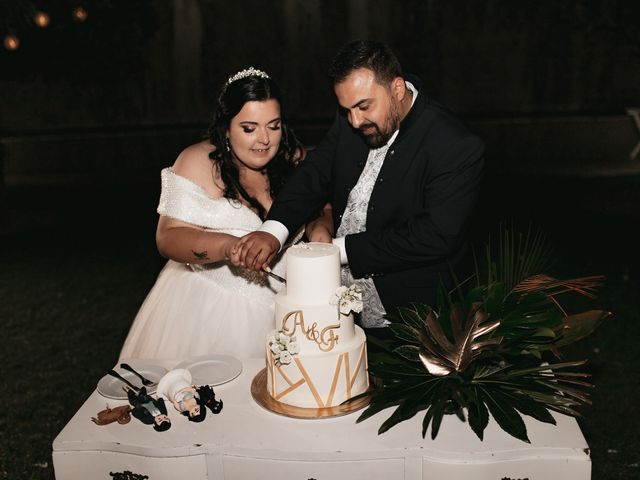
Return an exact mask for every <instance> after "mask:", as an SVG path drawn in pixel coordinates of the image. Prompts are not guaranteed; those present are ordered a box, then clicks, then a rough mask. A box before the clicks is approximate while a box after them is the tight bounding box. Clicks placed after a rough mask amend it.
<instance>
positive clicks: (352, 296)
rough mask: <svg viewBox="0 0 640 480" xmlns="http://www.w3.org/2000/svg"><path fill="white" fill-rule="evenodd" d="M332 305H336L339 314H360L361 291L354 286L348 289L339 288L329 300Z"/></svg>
mask: <svg viewBox="0 0 640 480" xmlns="http://www.w3.org/2000/svg"><path fill="white" fill-rule="evenodd" d="M330 303H331V304H332V305H338V309H339V310H340V313H341V314H343V315H348V314H349V312H352V311H353V312H356V313H360V312H361V311H362V291H361V290H360V287H358V286H357V285H356V284H353V285H351V286H350V287H348V288H347V287H344V286H342V287H339V288H338V289H336V293H335V295H334V296H333V298H332V299H331V301H330Z"/></svg>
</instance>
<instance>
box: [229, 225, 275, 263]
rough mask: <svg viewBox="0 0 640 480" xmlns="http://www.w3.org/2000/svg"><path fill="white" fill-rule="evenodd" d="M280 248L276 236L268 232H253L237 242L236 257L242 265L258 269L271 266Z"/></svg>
mask: <svg viewBox="0 0 640 480" xmlns="http://www.w3.org/2000/svg"><path fill="white" fill-rule="evenodd" d="M278 250H280V242H279V241H278V239H277V238H276V237H274V236H273V235H271V234H270V233H267V232H251V233H249V234H247V235H245V236H244V237H242V238H241V239H240V241H239V242H238V243H237V244H236V246H235V255H234V257H235V258H236V259H238V260H239V263H240V265H241V266H243V267H245V268H247V269H249V270H255V271H258V270H263V269H265V268H266V267H268V266H269V264H270V263H271V260H273V257H274V256H275V255H276V253H278Z"/></svg>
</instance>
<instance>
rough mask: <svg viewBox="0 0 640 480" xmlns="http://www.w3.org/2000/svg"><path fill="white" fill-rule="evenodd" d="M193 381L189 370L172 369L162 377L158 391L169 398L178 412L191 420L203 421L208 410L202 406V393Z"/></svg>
mask: <svg viewBox="0 0 640 480" xmlns="http://www.w3.org/2000/svg"><path fill="white" fill-rule="evenodd" d="M191 381H192V377H191V372H189V370H186V369H184V368H178V369H175V370H170V371H169V372H167V373H166V374H165V375H164V377H162V378H161V379H160V382H159V383H158V390H157V393H158V395H160V396H162V397H164V398H166V399H167V400H169V401H170V402H171V403H172V404H173V406H174V408H175V409H176V410H177V411H178V412H180V413H181V414H183V415H185V416H186V417H188V418H189V421H191V422H202V421H203V420H204V418H205V416H206V413H207V410H206V409H205V408H200V395H199V394H198V392H197V391H196V388H195V387H194V386H193V385H192V383H191Z"/></svg>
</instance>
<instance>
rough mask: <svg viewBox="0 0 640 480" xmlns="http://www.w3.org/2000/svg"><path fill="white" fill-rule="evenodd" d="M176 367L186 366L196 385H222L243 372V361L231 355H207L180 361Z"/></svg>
mask: <svg viewBox="0 0 640 480" xmlns="http://www.w3.org/2000/svg"><path fill="white" fill-rule="evenodd" d="M174 368H186V369H187V370H189V371H190V372H191V375H192V376H193V380H192V381H193V384H194V385H211V386H214V385H220V384H222V383H227V382H229V381H231V380H233V379H234V378H236V377H237V376H238V375H240V373H242V362H241V361H240V360H238V359H237V358H235V357H231V356H229V355H206V356H202V357H195V358H191V359H189V360H185V361H184V362H182V363H179V364H178V365H176V366H175V367H174Z"/></svg>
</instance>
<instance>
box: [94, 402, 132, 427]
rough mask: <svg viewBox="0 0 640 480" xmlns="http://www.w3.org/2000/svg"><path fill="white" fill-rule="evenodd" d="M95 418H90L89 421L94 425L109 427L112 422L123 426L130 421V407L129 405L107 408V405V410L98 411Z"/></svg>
mask: <svg viewBox="0 0 640 480" xmlns="http://www.w3.org/2000/svg"><path fill="white" fill-rule="evenodd" d="M96 417H97V418H96ZM96 417H91V421H92V422H93V423H95V424H96V425H109V424H110V423H113V422H118V423H119V424H120V425H125V424H127V423H129V422H130V421H131V407H130V406H129V405H121V406H119V407H115V408H109V405H107V408H105V409H104V410H100V411H99V412H98V414H97V415H96Z"/></svg>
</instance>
